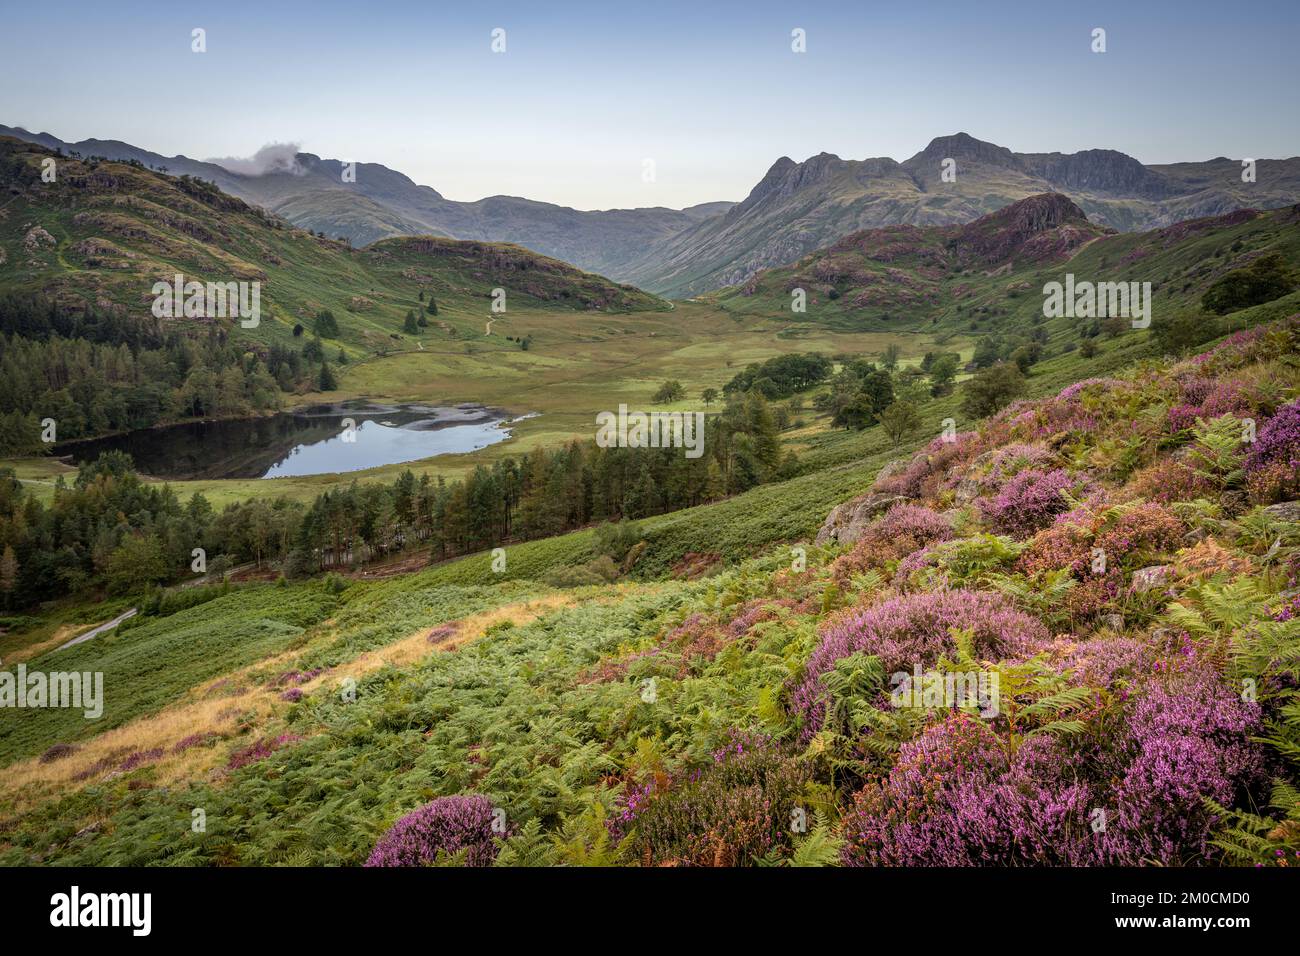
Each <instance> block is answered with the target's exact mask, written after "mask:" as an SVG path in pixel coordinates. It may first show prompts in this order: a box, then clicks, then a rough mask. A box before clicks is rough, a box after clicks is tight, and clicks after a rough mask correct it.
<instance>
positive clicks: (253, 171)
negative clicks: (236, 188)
mask: <svg viewBox="0 0 1300 956" xmlns="http://www.w3.org/2000/svg"><path fill="white" fill-rule="evenodd" d="M301 145H302V144H301V143H267V144H266V145H265V146H263V147H262V148H261V149H259V150H258V151H257V152H256V153H254V154H253V155H252V156H251V157H248V158H241V157H238V156H226V157H223V158H220V159H209V160H208V162H209V163H216V164H217V165H218V166H220V167H221V168H222V169H226V170H229V171H230V172H232V173H238V174H239V175H241V176H265V175H266V174H267V173H292V174H293V175H295V176H301V175H302V173H303V170H302V167H300V166H299V165H298V160H297V155H298V151H299V147H300V146H301Z"/></svg>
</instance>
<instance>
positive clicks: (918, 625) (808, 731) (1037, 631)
mask: <svg viewBox="0 0 1300 956" xmlns="http://www.w3.org/2000/svg"><path fill="white" fill-rule="evenodd" d="M955 628H962V629H970V630H971V631H972V634H973V644H972V652H973V654H974V655H975V656H976V657H979V658H983V659H991V660H997V659H999V658H1002V657H1007V656H1012V655H1015V654H1020V653H1028V652H1030V651H1031V650H1032V649H1033V648H1035V647H1037V646H1038V645H1039V644H1041V643H1042V642H1043V641H1044V640H1045V639H1046V637H1047V632H1046V630H1045V629H1044V628H1043V626H1042V625H1041V624H1040V623H1038V621H1036V620H1035V619H1034V618H1032V617H1030V616H1029V615H1027V614H1024V613H1022V612H1020V611H1017V610H1016V609H1015V608H1014V607H1013V606H1012V605H1011V604H1010V603H1009V602H1008V601H1007V600H1006V599H1005V598H1003V597H1002V596H1001V595H998V594H989V593H985V592H982V591H965V590H951V591H929V592H921V593H917V594H906V595H903V596H901V597H896V598H891V599H890V600H887V601H882V602H881V603H879V604H876V605H873V606H872V607H870V608H868V609H867V610H866V611H863V612H862V613H859V614H850V615H848V616H846V617H843V618H841V619H839V620H837V621H835V622H834V623H832V624H831V625H830V626H828V627H827V628H826V629H825V631H824V632H823V634H822V638H821V641H820V643H819V644H818V645H817V648H816V649H815V650H814V651H813V653H812V655H811V656H810V657H809V658H808V663H807V665H806V666H805V668H804V674H803V676H802V678H801V679H800V680H799V681H798V682H797V683H795V684H794V686H793V688H792V694H791V702H792V705H793V708H794V710H795V712H796V713H798V714H799V715H801V717H802V719H803V736H804V739H808V738H810V737H811V736H812V735H813V734H814V733H816V731H817V729H818V728H819V727H820V725H821V721H822V717H823V715H824V713H825V703H826V690H825V686H824V685H823V683H822V681H821V676H822V674H824V673H825V672H827V671H829V670H830V669H831V668H832V667H833V666H834V664H835V662H836V661H837V660H839V659H840V658H843V657H848V656H849V655H850V654H854V653H858V652H861V653H863V654H868V655H872V656H875V657H877V658H878V659H879V661H880V664H881V666H882V668H883V672H884V673H886V674H892V673H894V672H896V671H910V670H912V667H913V665H915V664H917V663H920V664H921V666H922V667H923V668H927V667H932V666H934V664H935V662H936V661H937V660H938V658H939V657H940V655H945V654H951V653H952V652H953V650H954V648H955V644H954V642H953V638H952V633H951V632H952V630H953V629H955Z"/></svg>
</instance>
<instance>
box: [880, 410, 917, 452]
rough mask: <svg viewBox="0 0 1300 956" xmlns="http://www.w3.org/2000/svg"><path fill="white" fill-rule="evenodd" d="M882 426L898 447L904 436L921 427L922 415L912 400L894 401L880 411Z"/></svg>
mask: <svg viewBox="0 0 1300 956" xmlns="http://www.w3.org/2000/svg"><path fill="white" fill-rule="evenodd" d="M880 427H881V428H883V429H884V430H885V434H886V435H888V436H889V440H890V441H891V442H893V444H894V447H895V448H897V447H898V446H899V445H901V444H902V443H903V439H904V438H906V437H907V436H908V435H911V434H912V433H913V432H915V431H916V430H917V429H918V428H920V427H921V415H920V413H918V412H917V410H916V406H915V405H913V404H912V403H911V402H894V404H892V405H890V406H889V407H888V408H886V409H885V410H884V411H883V412H881V413H880Z"/></svg>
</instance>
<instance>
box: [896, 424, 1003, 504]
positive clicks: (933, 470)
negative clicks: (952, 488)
mask: <svg viewBox="0 0 1300 956" xmlns="http://www.w3.org/2000/svg"><path fill="white" fill-rule="evenodd" d="M978 445H979V435H978V434H977V433H976V432H962V433H960V434H958V435H955V436H953V440H951V441H944V440H943V438H936V439H934V440H933V441H931V442H930V444H929V445H927V446H926V448H925V450H924V451H920V452H917V453H916V454H915V455H914V456H912V459H911V461H909V462H908V463H907V467H906V468H904V469H903V470H902V471H901V472H899V473H898V474H895V475H890V476H889V477H887V478H883V479H879V480H877V481H876V483H875V484H874V485H873V486H872V487H873V489H874V490H876V491H882V492H887V493H889V494H895V495H906V496H907V497H909V498H921V497H924V496H926V495H928V494H932V493H933V492H934V491H935V490H936V489H937V487H938V484H939V480H940V478H942V476H943V474H944V473H945V472H946V471H947V470H948V469H949V468H951V467H953V465H955V464H957V463H958V462H960V461H962V460H963V459H965V458H967V457H969V456H970V455H971V454H973V453H974V451H975V450H976V448H977V447H978Z"/></svg>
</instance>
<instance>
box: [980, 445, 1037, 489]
mask: <svg viewBox="0 0 1300 956" xmlns="http://www.w3.org/2000/svg"><path fill="white" fill-rule="evenodd" d="M1051 457H1052V453H1051V452H1050V451H1048V449H1047V446H1045V445H1043V444H1041V443H1039V442H1032V443H1025V442H1015V443H1012V444H1010V445H1005V446H1003V447H1002V448H999V449H998V450H997V451H996V452H994V453H993V454H992V456H991V457H990V459H989V464H988V470H987V471H986V472H985V473H984V475H983V477H981V478H980V486H981V487H982V488H986V489H989V490H995V489H997V488H1000V487H1002V485H1003V484H1004V483H1005V482H1006V481H1008V480H1009V479H1011V478H1014V477H1015V476H1016V475H1018V474H1020V472H1022V471H1024V470H1025V469H1026V468H1037V467H1039V466H1040V465H1043V464H1046V463H1047V462H1048V461H1049V460H1050V459H1051Z"/></svg>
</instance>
